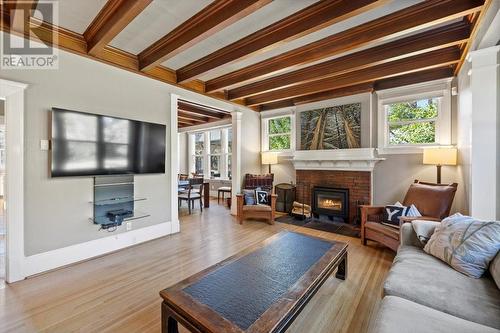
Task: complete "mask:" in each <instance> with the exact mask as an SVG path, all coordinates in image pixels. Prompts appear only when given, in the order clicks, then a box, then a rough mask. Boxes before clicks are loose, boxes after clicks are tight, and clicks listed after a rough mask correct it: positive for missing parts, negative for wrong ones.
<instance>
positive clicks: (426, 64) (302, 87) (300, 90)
mask: <svg viewBox="0 0 500 333" xmlns="http://www.w3.org/2000/svg"><path fill="white" fill-rule="evenodd" d="M459 60H460V48H459V47H458V46H451V47H448V48H445V49H441V50H436V51H431V52H427V53H424V54H419V55H416V56H412V57H409V58H403V59H400V60H395V61H392V62H388V63H384V64H381V65H377V66H374V67H370V68H367V69H362V70H358V71H354V72H350V73H347V74H343V75H339V76H333V77H327V78H324V79H320V80H316V81H312V82H308V83H304V84H299V85H296V86H291V87H288V88H283V89H278V90H274V91H270V92H267V93H262V94H259V95H255V96H252V97H249V98H246V99H245V103H246V104H247V105H251V106H253V105H258V104H264V103H269V102H274V101H279V100H282V99H289V98H293V97H298V96H302V95H309V94H312V93H318V92H322V91H326V90H331V89H336V88H342V87H346V86H351V85H354V84H358V83H363V82H369V81H375V80H379V79H383V78H387V77H391V76H396V75H401V74H405V73H411V72H416V71H420V70H425V69H429V68H433V67H441V66H445V65H449V64H454V63H457V62H458V61H459Z"/></svg>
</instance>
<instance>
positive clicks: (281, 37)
mask: <svg viewBox="0 0 500 333" xmlns="http://www.w3.org/2000/svg"><path fill="white" fill-rule="evenodd" d="M385 3H387V1H386V0H349V1H341V0H323V1H318V2H316V3H314V4H312V5H311V6H309V7H307V8H305V9H303V10H301V11H299V12H297V13H294V14H292V15H290V16H288V17H286V18H284V19H282V20H280V21H278V22H276V23H274V24H271V25H269V26H267V27H265V28H263V29H261V30H259V31H256V32H254V33H253V34H250V35H248V36H246V37H244V38H242V39H240V40H238V41H236V42H234V43H232V44H230V45H228V46H226V47H223V48H221V49H219V50H217V51H215V52H214V53H212V54H209V55H207V56H205V57H203V58H201V59H199V60H196V61H194V62H192V63H191V64H188V65H186V66H184V67H182V68H180V69H179V70H177V81H178V82H185V81H187V80H192V79H195V78H197V77H199V76H200V75H201V74H203V73H206V72H208V71H210V70H212V69H214V68H217V67H219V66H222V65H224V64H228V63H231V62H233V61H235V60H237V59H240V58H243V57H246V56H248V55H250V54H252V53H254V52H257V51H259V52H262V51H263V50H266V49H269V48H270V47H272V46H273V45H274V46H276V45H278V43H281V42H284V41H290V40H293V39H296V38H299V37H302V36H304V35H306V34H308V33H311V32H314V31H317V30H319V29H322V28H324V27H326V26H328V25H331V24H334V23H337V22H340V21H342V20H345V19H347V18H350V17H353V16H355V15H359V14H360V13H362V12H365V11H368V10H370V9H373V8H374V7H376V6H381V5H383V4H385Z"/></svg>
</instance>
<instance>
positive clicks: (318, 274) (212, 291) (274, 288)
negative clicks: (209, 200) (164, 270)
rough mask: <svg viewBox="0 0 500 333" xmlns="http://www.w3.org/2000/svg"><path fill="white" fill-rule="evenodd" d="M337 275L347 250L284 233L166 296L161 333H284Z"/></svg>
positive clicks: (340, 274)
mask: <svg viewBox="0 0 500 333" xmlns="http://www.w3.org/2000/svg"><path fill="white" fill-rule="evenodd" d="M335 269H337V273H336V275H335V276H336V277H337V278H339V279H342V280H344V279H345V278H346V273H347V244H345V243H341V242H333V241H328V240H325V239H322V238H317V237H313V236H309V235H304V234H300V233H295V232H281V233H279V234H276V235H274V236H272V237H271V238H268V239H266V240H265V241H263V242H261V243H259V244H257V245H255V246H252V247H250V248H247V249H246V250H244V251H242V252H240V253H238V254H236V255H234V256H232V257H230V258H228V259H226V260H224V261H222V262H220V263H218V264H215V265H213V266H211V267H209V268H207V269H205V270H203V271H201V272H199V273H197V274H195V275H193V276H191V277H189V278H188V279H186V280H184V281H182V282H180V283H178V284H176V285H175V286H173V287H170V288H167V289H165V290H162V291H161V292H160V295H161V297H162V298H163V303H162V332H164V333H177V332H178V327H177V323H180V324H182V325H183V326H184V327H186V328H187V329H188V330H190V331H191V332H213V333H223V332H255V333H256V332H259V333H260V332H284V331H285V330H286V329H287V328H288V327H289V326H290V324H291V323H292V322H293V320H294V319H295V318H296V317H297V315H298V314H299V313H300V311H301V310H302V309H303V308H304V306H305V305H306V304H307V302H308V301H309V300H310V299H311V298H312V296H313V295H314V294H315V293H316V292H317V291H318V289H319V288H320V287H321V285H322V284H323V283H324V282H325V281H326V279H327V278H328V277H329V276H330V275H331V274H332V273H333V272H334V271H335Z"/></svg>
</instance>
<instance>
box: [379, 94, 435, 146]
mask: <svg viewBox="0 0 500 333" xmlns="http://www.w3.org/2000/svg"><path fill="white" fill-rule="evenodd" d="M438 106H439V100H438V98H427V99H419V100H413V101H408V102H399V103H392V104H389V105H386V107H385V108H386V113H387V122H388V126H387V128H388V130H389V133H388V136H389V145H406V144H411V145H414V144H431V143H436V121H437V118H438Z"/></svg>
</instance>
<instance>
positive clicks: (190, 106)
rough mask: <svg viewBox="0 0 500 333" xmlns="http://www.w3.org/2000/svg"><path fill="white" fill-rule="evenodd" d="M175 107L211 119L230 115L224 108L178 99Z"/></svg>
mask: <svg viewBox="0 0 500 333" xmlns="http://www.w3.org/2000/svg"><path fill="white" fill-rule="evenodd" d="M177 108H178V110H180V111H184V112H188V113H194V114H197V115H202V116H205V117H208V118H211V119H217V120H220V119H224V118H227V117H230V116H231V115H230V113H229V112H226V111H224V110H219V109H216V108H211V107H207V106H205V105H200V104H196V103H188V102H185V101H179V102H178V103H177Z"/></svg>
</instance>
